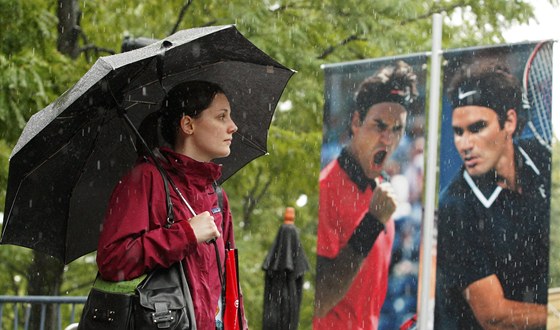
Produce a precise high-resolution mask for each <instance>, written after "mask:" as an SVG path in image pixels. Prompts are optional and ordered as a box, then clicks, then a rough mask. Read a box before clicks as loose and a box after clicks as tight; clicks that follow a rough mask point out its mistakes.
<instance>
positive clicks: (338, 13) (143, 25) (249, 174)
mask: <svg viewBox="0 0 560 330" xmlns="http://www.w3.org/2000/svg"><path fill="white" fill-rule="evenodd" d="M552 2H553V3H556V0H552ZM434 13H441V14H442V15H443V17H444V24H445V26H444V36H443V46H444V48H457V47H463V46H474V45H480V44H494V43H502V42H503V41H504V40H503V38H502V36H501V32H502V31H503V30H504V29H505V28H507V27H509V26H510V25H511V24H513V23H524V22H527V21H528V20H529V19H530V18H531V17H532V15H533V8H532V7H531V6H530V5H528V4H526V3H524V2H521V1H514V2H512V1H508V0H493V1H489V0H483V1H480V0H476V1H475V0H461V1H459V0H450V1H446V2H441V1H433V0H430V1H420V2H418V1H413V0H403V1H398V2H395V1H389V0H381V1H373V2H371V1H370V2H368V1H356V0H345V1H342V0H322V1H317V0H305V1H304V0H291V1H271V0H249V1H247V0H232V1H227V2H224V1H219V0H207V1H192V0H168V1H165V3H163V2H161V1H159V0H142V1H140V0H123V1H108V0H92V1H76V0H59V1H58V2H54V1H47V0H25V1H24V0H0V22H1V25H2V26H1V29H0V33H1V34H0V41H1V42H0V76H1V80H0V89H1V93H0V184H1V186H0V202H1V203H0V205H2V206H3V205H4V198H5V187H6V184H7V173H8V157H9V154H10V152H11V149H12V148H13V146H14V145H15V143H16V141H17V137H18V136H19V134H20V132H21V130H22V128H23V126H24V124H25V122H26V121H27V120H28V119H29V117H30V116H31V115H32V114H33V113H35V112H36V111H38V110H40V109H41V108H43V107H44V106H46V105H47V104H48V103H49V102H52V101H53V100H54V99H55V98H56V97H57V96H58V95H60V94H61V93H62V92H63V91H64V90H65V89H67V88H69V87H70V86H71V85H72V83H75V82H76V81H77V80H78V79H79V78H80V77H81V76H82V75H83V74H84V73H85V72H86V71H87V69H88V68H89V67H90V66H91V64H92V62H93V61H94V60H96V59H97V57H99V56H102V55H107V54H111V53H116V52H119V51H120V47H121V43H122V40H123V38H124V37H125V36H131V37H139V36H143V37H148V38H158V39H159V38H164V37H166V36H167V35H169V34H171V33H172V32H174V31H175V30H177V29H185V28H190V27H195V26H207V25H222V24H232V23H235V24H236V25H237V27H238V29H239V30H240V31H241V32H242V33H243V34H244V35H245V36H246V37H248V38H249V39H250V40H251V41H252V42H253V43H254V44H255V45H257V46H258V47H260V48H261V49H263V50H264V51H266V52H267V53H269V54H270V55H271V56H272V57H273V58H275V59H277V60H278V61H280V62H281V63H283V64H285V65H287V66H289V67H291V68H294V69H295V70H297V71H298V73H297V74H296V75H295V76H294V77H293V78H292V80H291V81H290V83H289V84H288V87H287V89H286V91H285V93H284V95H283V97H282V100H281V101H282V102H285V101H290V102H291V104H292V108H291V110H288V111H277V112H276V115H275V118H274V121H273V125H272V129H271V131H270V139H269V152H270V155H268V156H265V157H261V158H259V159H257V160H256V161H254V162H252V163H251V164H250V165H248V166H247V167H246V168H244V169H243V170H241V171H240V172H239V173H237V174H236V175H235V176H234V177H233V178H231V179H230V180H228V182H226V184H225V185H224V186H225V189H226V190H227V192H228V195H229V196H230V199H231V202H232V207H233V214H234V216H235V218H236V226H237V228H236V234H237V240H238V247H239V249H240V268H241V280H242V287H243V291H244V295H245V302H246V305H247V306H249V309H248V312H247V314H248V317H249V321H250V324H251V327H252V328H255V329H258V328H260V325H261V312H262V299H263V282H264V281H263V278H264V274H263V272H262V271H261V264H262V261H263V260H264V256H265V255H266V251H267V250H268V248H269V247H270V244H271V242H272V240H273V239H274V235H273V233H275V232H276V230H277V228H278V227H279V226H280V224H281V222H282V215H283V211H284V208H285V207H286V206H294V204H295V201H296V199H297V198H298V197H299V196H300V195H306V196H308V199H309V201H308V203H307V205H306V206H304V207H298V208H297V209H296V211H297V213H296V216H297V220H296V224H297V226H298V227H299V228H300V232H301V238H302V241H303V244H304V247H305V250H306V252H307V255H308V257H309V259H310V261H311V262H312V264H314V255H315V235H316V215H317V193H318V192H317V178H318V175H319V152H320V145H321V131H322V118H323V115H322V112H323V73H322V70H321V68H320V67H321V65H322V64H326V63H334V62H344V61H353V60H360V59H366V58H375V57H384V56H391V55H397V54H407V53H417V52H424V51H427V50H429V49H430V42H431V22H432V19H431V17H432V15H433V14H434ZM452 15H460V16H462V17H463V18H464V20H463V23H462V24H461V25H453V23H452V20H451V16H452ZM57 17H58V18H59V19H57ZM473 40H475V41H473ZM556 196H558V194H556ZM2 206H0V207H2ZM0 255H1V256H2V257H4V256H6V257H7V256H8V255H9V256H10V258H9V259H10V262H8V263H6V262H3V263H2V265H0V267H1V268H2V269H3V270H4V269H6V270H7V271H3V272H0V292H5V293H10V294H23V293H25V290H27V288H28V287H27V279H29V278H30V276H29V275H28V272H29V270H31V269H37V266H38V265H40V264H41V263H42V262H45V259H48V258H47V257H46V256H42V255H40V254H37V253H35V254H33V255H32V254H30V252H29V251H28V250H26V249H19V248H17V247H9V246H2V247H1V248H0ZM93 257H94V255H89V256H86V257H84V258H81V259H79V260H78V261H76V262H74V263H72V264H71V265H69V266H67V267H60V265H57V264H56V262H54V261H53V263H54V265H51V266H48V267H47V268H49V269H51V268H52V269H58V273H57V272H54V273H55V274H53V275H52V276H53V277H52V278H56V279H57V280H56V285H50V286H49V285H46V286H42V287H41V288H38V289H48V290H51V291H48V290H47V291H46V292H51V293H52V294H55V293H56V292H53V291H52V290H56V291H59V293H60V294H75V295H84V294H86V293H87V290H88V288H89V285H90V284H91V281H92V279H93V278H94V276H95V263H94V258H93ZM2 260H7V259H6V258H2ZM47 261H48V260H47ZM39 273H40V274H41V275H44V272H43V271H39ZM42 273H43V274H42ZM15 278H18V279H19V280H16V279H15ZM313 278H314V269H312V271H311V272H310V273H309V274H307V275H306V280H307V281H308V284H309V289H307V290H305V294H304V301H303V306H302V311H301V318H300V319H301V328H302V329H308V328H310V327H311V316H312V310H313ZM60 281H62V282H60Z"/></svg>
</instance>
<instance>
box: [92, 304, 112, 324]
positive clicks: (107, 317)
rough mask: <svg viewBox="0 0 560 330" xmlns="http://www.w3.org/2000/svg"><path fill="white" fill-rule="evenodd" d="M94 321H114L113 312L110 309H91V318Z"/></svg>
mask: <svg viewBox="0 0 560 330" xmlns="http://www.w3.org/2000/svg"><path fill="white" fill-rule="evenodd" d="M91 317H92V318H93V319H94V320H96V321H101V322H109V323H111V322H113V321H114V320H115V311H112V310H110V309H99V308H94V309H93V315H92V316H91Z"/></svg>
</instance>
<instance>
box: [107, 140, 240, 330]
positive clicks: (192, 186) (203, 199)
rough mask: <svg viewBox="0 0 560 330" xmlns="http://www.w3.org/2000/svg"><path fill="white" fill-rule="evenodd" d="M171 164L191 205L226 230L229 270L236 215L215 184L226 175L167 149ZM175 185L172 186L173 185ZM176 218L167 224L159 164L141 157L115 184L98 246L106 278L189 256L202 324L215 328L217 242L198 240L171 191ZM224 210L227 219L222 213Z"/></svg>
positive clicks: (174, 177)
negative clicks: (233, 215) (220, 177)
mask: <svg viewBox="0 0 560 330" xmlns="http://www.w3.org/2000/svg"><path fill="white" fill-rule="evenodd" d="M162 153H163V154H164V155H165V157H166V158H167V159H168V160H169V164H162V165H163V167H164V168H165V169H166V170H167V172H168V173H169V175H170V176H171V179H172V180H173V181H174V182H175V184H176V185H177V186H178V188H179V190H180V191H181V193H182V194H183V195H184V196H185V198H186V199H187V201H188V202H189V203H190V205H191V207H192V208H193V209H194V211H195V212H196V213H197V214H198V213H201V212H204V211H210V212H211V213H213V216H214V219H215V221H216V225H217V227H218V228H219V230H220V232H222V220H223V221H224V226H223V228H224V232H223V233H222V236H221V237H220V238H219V239H218V240H217V244H218V250H219V252H220V260H221V263H222V266H221V267H222V269H224V264H223V263H224V254H225V249H224V239H225V240H226V241H230V242H231V247H232V248H233V247H234V238H233V228H232V218H231V213H230V211H229V204H228V199H227V196H226V195H225V192H224V196H223V208H224V209H225V212H221V211H220V210H219V209H218V199H217V194H216V193H215V191H214V188H213V186H212V183H213V182H214V180H216V179H218V178H219V176H220V174H221V168H220V166H219V165H216V164H214V163H201V162H197V161H195V160H193V159H191V158H189V157H186V156H184V155H180V154H177V153H174V152H173V151H171V150H170V149H165V148H164V149H162ZM170 189H171V188H170ZM171 200H172V202H173V211H174V215H175V221H176V223H175V224H174V225H172V226H171V228H169V229H167V228H164V227H163V226H164V224H165V218H166V214H167V208H166V203H165V190H164V187H163V180H162V177H161V174H160V173H159V171H158V170H157V168H156V167H155V166H154V165H153V164H151V163H150V162H147V161H144V160H143V161H140V162H139V163H138V164H137V165H136V166H135V167H134V168H133V169H132V170H131V171H130V172H129V173H128V174H127V175H125V176H124V177H123V178H122V179H121V180H120V181H119V183H118V185H117V186H116V187H115V189H114V191H113V194H112V196H111V200H110V203H109V207H108V210H107V214H106V217H105V221H104V223H103V229H102V231H101V236H100V239H99V244H98V250H97V265H98V267H99V273H100V274H101V277H102V278H103V279H105V280H109V281H119V280H129V279H133V278H136V277H138V276H140V275H142V274H144V273H146V272H147V271H149V270H150V269H153V268H154V267H156V266H158V265H160V266H163V267H169V266H170V265H172V264H173V263H175V262H178V261H180V260H183V261H184V265H185V275H186V277H187V281H188V284H189V287H190V290H191V294H192V298H193V304H194V309H195V316H196V323H197V327H198V329H203V330H205V329H208V330H215V327H216V323H215V314H216V308H217V306H218V299H219V297H220V294H221V284H220V280H219V276H218V268H217V262H216V252H215V250H214V246H213V245H212V244H204V243H202V244H197V241H196V237H195V235H194V231H193V230H192V228H191V227H190V225H189V224H188V222H186V221H187V220H188V219H190V218H192V217H193V215H192V214H191V213H190V212H189V211H188V209H187V207H186V206H185V205H184V203H183V202H182V201H181V200H180V197H179V196H178V195H177V194H176V193H175V192H174V191H173V190H171ZM223 214H225V219H222V215H223Z"/></svg>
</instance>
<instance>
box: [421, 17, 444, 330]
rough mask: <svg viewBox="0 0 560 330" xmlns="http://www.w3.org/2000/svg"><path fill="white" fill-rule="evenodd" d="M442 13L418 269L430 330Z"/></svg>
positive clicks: (424, 325)
mask: <svg viewBox="0 0 560 330" xmlns="http://www.w3.org/2000/svg"><path fill="white" fill-rule="evenodd" d="M441 35H442V19H441V14H434V16H433V21H432V54H431V63H430V108H429V118H428V119H429V120H428V141H427V145H428V155H427V157H428V159H427V163H426V171H425V180H424V182H425V189H426V190H425V202H424V205H425V206H424V221H423V223H422V245H423V247H422V264H421V270H420V279H421V284H420V304H419V314H418V325H419V326H418V329H420V330H429V329H432V328H433V323H434V322H433V315H434V301H433V300H432V299H431V292H432V280H431V279H432V275H433V274H432V271H433V269H432V258H433V250H434V249H433V247H434V246H435V244H434V243H435V242H434V234H433V232H434V214H435V205H436V178H437V156H438V146H439V141H438V140H439V139H438V136H439V134H438V133H439V117H440V101H441V99H440V79H441V77H440V75H441V60H440V57H441Z"/></svg>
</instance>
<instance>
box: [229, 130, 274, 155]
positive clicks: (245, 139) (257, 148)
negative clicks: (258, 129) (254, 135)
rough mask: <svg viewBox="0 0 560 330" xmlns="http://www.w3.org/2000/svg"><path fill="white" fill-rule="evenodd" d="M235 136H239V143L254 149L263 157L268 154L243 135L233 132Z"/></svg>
mask: <svg viewBox="0 0 560 330" xmlns="http://www.w3.org/2000/svg"><path fill="white" fill-rule="evenodd" d="M235 134H237V135H239V136H241V142H243V143H245V144H246V145H247V146H249V147H252V148H253V149H256V150H258V151H260V152H262V153H263V155H266V154H268V152H267V151H266V150H264V149H263V148H262V147H261V146H260V145H258V144H256V143H255V142H254V141H253V140H251V139H250V138H248V137H246V136H245V135H243V134H241V133H239V131H237V132H235Z"/></svg>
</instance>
